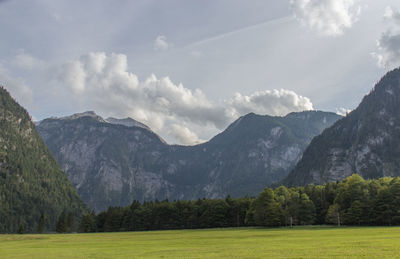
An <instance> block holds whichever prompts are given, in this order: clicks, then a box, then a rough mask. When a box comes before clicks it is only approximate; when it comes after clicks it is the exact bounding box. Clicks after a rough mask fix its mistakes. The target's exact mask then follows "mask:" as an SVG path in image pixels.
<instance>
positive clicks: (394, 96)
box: [283, 69, 400, 185]
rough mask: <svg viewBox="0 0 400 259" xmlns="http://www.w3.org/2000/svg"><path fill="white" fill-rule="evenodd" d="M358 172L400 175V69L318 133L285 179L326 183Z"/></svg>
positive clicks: (367, 175) (375, 175) (296, 182)
mask: <svg viewBox="0 0 400 259" xmlns="http://www.w3.org/2000/svg"><path fill="white" fill-rule="evenodd" d="M354 173H357V174H360V175H361V176H362V177H364V178H366V179H369V178H379V177H384V176H390V177H393V176H400V70H399V69H396V70H393V71H391V72H389V73H387V74H386V75H385V76H384V77H383V78H382V79H381V80H380V82H379V83H378V84H377V85H376V86H375V88H374V89H373V90H372V91H371V92H370V93H369V94H368V95H367V96H365V97H364V99H363V100H362V102H361V103H360V105H359V106H358V107H357V109H355V110H354V111H352V112H351V113H350V114H348V115H347V116H346V117H345V118H343V119H341V120H339V121H337V122H336V123H335V124H334V125H333V126H332V127H330V128H327V129H326V130H325V131H324V132H323V133H322V134H321V135H320V136H317V137H315V138H314V140H313V141H312V142H311V144H310V146H309V147H308V148H307V149H306V151H305V152H304V154H303V157H302V159H301V160H300V161H299V163H298V164H297V165H296V167H295V168H294V170H293V171H292V172H291V173H290V175H289V176H288V178H287V179H285V180H284V181H283V183H284V184H287V185H304V184H309V183H317V184H322V183H325V182H331V181H337V180H339V181H340V180H342V179H344V178H346V177H348V176H350V175H352V174H354Z"/></svg>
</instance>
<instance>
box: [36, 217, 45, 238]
mask: <svg viewBox="0 0 400 259" xmlns="http://www.w3.org/2000/svg"><path fill="white" fill-rule="evenodd" d="M45 227H46V223H45V219H44V214H43V213H42V214H40V218H39V221H38V225H37V232H38V233H39V234H41V233H43V232H44V229H45Z"/></svg>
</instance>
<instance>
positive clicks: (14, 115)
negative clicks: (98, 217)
mask: <svg viewBox="0 0 400 259" xmlns="http://www.w3.org/2000/svg"><path fill="white" fill-rule="evenodd" d="M64 208H67V209H68V210H69V211H73V213H74V216H75V217H79V215H80V214H81V213H82V212H83V211H84V210H85V208H84V204H83V203H82V201H81V200H80V198H79V197H78V195H77V193H76V191H75V190H74V188H73V186H72V185H71V183H70V182H69V181H68V179H67V177H66V175H65V174H64V173H63V172H62V171H61V170H60V169H59V167H58V165H57V163H56V161H55V160H54V159H53V157H52V156H51V154H50V151H49V150H48V149H47V147H46V146H45V144H44V143H43V141H42V140H41V138H40V136H39V134H38V133H37V132H36V129H35V125H34V124H33V123H32V121H31V120H30V117H29V115H28V113H27V112H26V111H25V110H24V109H23V108H22V107H21V106H19V105H18V104H17V103H16V102H15V100H13V99H12V97H11V96H10V95H9V94H8V92H7V91H6V90H5V89H4V88H2V87H0V219H1V220H0V233H5V232H7V233H16V232H17V231H18V230H19V229H20V226H21V225H22V226H23V227H24V231H25V232H35V231H37V230H39V228H38V226H39V221H41V222H40V230H41V229H42V226H43V225H44V228H46V229H47V230H49V231H54V228H55V225H56V221H57V217H58V215H59V214H60V213H61V211H62V210H63V209H64ZM42 214H45V215H46V217H45V218H44V219H43V218H41V215H42ZM43 221H44V223H43ZM44 228H43V229H44ZM39 232H40V231H39Z"/></svg>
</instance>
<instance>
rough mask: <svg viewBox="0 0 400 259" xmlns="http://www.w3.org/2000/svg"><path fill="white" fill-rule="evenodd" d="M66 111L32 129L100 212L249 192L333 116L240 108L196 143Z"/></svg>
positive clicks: (278, 171) (283, 169)
mask: <svg viewBox="0 0 400 259" xmlns="http://www.w3.org/2000/svg"><path fill="white" fill-rule="evenodd" d="M84 114H85V113H84ZM66 118H69V119H65V118H60V119H58V118H50V119H46V120H43V121H42V122H40V124H39V125H38V126H37V128H38V130H39V133H40V134H41V136H42V138H43V140H44V141H45V143H46V144H47V145H48V147H49V148H50V150H51V151H52V153H53V154H54V156H55V158H56V159H57V161H58V162H59V164H60V165H61V167H62V169H63V170H64V171H65V172H66V173H67V175H68V177H69V178H70V180H71V182H72V183H73V184H74V185H75V187H76V188H77V190H78V193H79V194H80V195H81V197H82V199H83V200H84V201H85V202H86V203H87V204H88V206H89V207H91V208H93V209H95V210H96V211H102V210H104V209H106V208H107V207H108V206H120V205H122V206H124V205H127V204H129V203H131V202H132V201H133V200H139V201H143V200H154V199H160V200H161V199H166V198H167V199H170V200H174V199H197V198H203V197H207V198H222V197H225V196H226V195H228V194H229V195H231V196H233V197H239V196H244V195H250V196H253V195H257V194H258V193H259V192H260V191H261V190H262V189H263V188H265V187H266V186H268V185H270V184H272V183H274V182H277V181H280V180H281V179H283V178H284V177H285V176H286V175H287V174H288V173H289V171H290V170H291V169H292V168H293V167H294V165H295V164H296V162H297V161H298V160H299V159H300V157H301V154H302V152H303V150H304V149H305V148H306V146H307V145H308V144H309V142H310V141H311V139H312V138H313V137H314V136H315V135H318V134H319V133H321V131H322V130H323V129H324V128H325V127H327V126H330V125H332V124H333V123H334V122H335V121H336V120H337V119H339V118H340V116H338V115H336V114H333V113H325V112H316V111H310V112H302V113H292V114H289V115H287V116H286V117H270V116H259V115H255V114H248V115H246V116H243V117H241V118H240V119H238V120H237V121H236V122H234V123H233V124H231V125H230V126H229V127H228V128H227V129H226V130H225V131H224V132H222V133H221V134H219V135H217V136H215V137H214V138H213V139H211V140H210V141H209V142H207V143H203V144H200V145H196V146H178V145H168V144H166V143H165V142H164V141H163V140H162V139H161V138H160V137H159V136H157V135H156V134H155V133H153V132H152V131H151V130H150V129H149V128H148V127H147V126H145V125H143V124H141V123H139V122H136V121H134V120H131V119H124V120H118V119H110V118H109V119H107V120H103V119H102V118H101V117H100V118H99V116H97V115H95V114H93V113H89V116H76V115H75V116H74V115H73V116H70V117H66Z"/></svg>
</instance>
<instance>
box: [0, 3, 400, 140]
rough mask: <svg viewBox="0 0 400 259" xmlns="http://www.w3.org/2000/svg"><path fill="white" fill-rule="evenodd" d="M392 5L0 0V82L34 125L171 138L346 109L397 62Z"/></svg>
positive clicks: (399, 43)
mask: <svg viewBox="0 0 400 259" xmlns="http://www.w3.org/2000/svg"><path fill="white" fill-rule="evenodd" d="M398 10H400V3H399V2H398V1H396V0H380V1H376V0H293V1H289V0H247V1H244V0H242V1H240V0H201V1H200V0H199V1H195V0H193V1H187V0H163V1H160V0H159V1H155V0H134V1H111V0H109V1H106V0H104V1H98V0H96V1H94V0H93V1H71V0H69V1H62V0H59V1H58V0H57V1H54V0H51V1H50V0H41V1H39V0H29V1H28V0H6V1H0V35H2V36H1V41H0V84H2V85H4V86H5V87H6V88H7V89H8V90H9V91H10V92H11V93H12V95H13V96H15V97H16V99H17V100H18V101H19V102H20V103H21V104H22V105H23V106H24V107H26V108H27V109H28V111H29V112H30V114H31V115H32V116H33V117H34V119H36V120H40V119H44V118H46V117H51V116H65V115H69V114H72V113H77V112H82V111H86V110H94V111H96V112H97V113H98V114H99V115H101V116H104V117H108V116H113V117H119V118H123V117H127V116H129V117H132V118H134V119H136V120H139V121H141V122H143V123H145V124H147V125H149V126H150V127H151V128H152V129H153V130H154V131H155V132H157V133H158V134H160V135H161V136H162V137H163V138H165V139H166V140H167V141H168V142H170V143H179V144H193V143H199V142H202V141H205V140H208V139H209V138H210V137H212V136H213V135H215V134H216V133H218V132H220V131H221V130H223V129H225V128H226V126H227V125H228V124H229V123H231V122H233V121H234V120H235V119H237V118H238V117H239V116H242V115H244V114H246V113H248V112H255V113H259V114H269V115H285V114H286V113H288V112H291V111H301V110H309V109H318V110H325V111H332V112H337V111H342V112H343V111H345V110H348V109H354V108H355V107H356V106H357V105H358V103H359V102H360V100H361V98H362V97H363V96H364V95H365V94H366V93H368V92H369V91H370V89H372V87H373V86H374V84H375V83H376V82H377V80H379V78H380V77H381V76H383V74H384V73H385V72H386V71H388V70H390V69H392V68H394V67H396V66H399V65H400V13H399V12H398Z"/></svg>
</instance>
